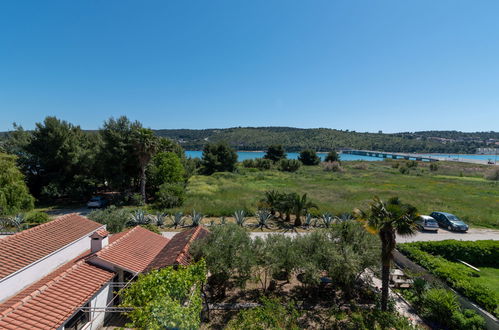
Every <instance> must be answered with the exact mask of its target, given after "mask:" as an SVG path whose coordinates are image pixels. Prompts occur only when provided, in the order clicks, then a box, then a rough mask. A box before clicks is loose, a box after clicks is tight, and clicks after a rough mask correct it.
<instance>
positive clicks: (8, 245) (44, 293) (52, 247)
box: [0, 214, 208, 329]
mask: <svg viewBox="0 0 499 330" xmlns="http://www.w3.org/2000/svg"><path fill="white" fill-rule="evenodd" d="M207 233H208V231H207V230H206V229H204V228H203V227H196V228H192V229H190V230H187V231H184V232H181V233H179V234H176V235H175V236H174V237H173V238H172V239H171V240H169V239H167V238H165V237H163V236H161V235H158V234H156V233H153V232H151V231H149V230H147V229H144V228H142V227H139V226H137V227H134V228H131V229H129V230H126V231H124V232H121V233H118V234H115V235H109V233H108V232H107V231H106V228H105V226H104V225H102V224H99V223H97V222H94V221H92V220H90V219H87V218H85V217H82V216H79V215H77V214H68V215H65V216H62V217H59V218H57V219H55V220H53V221H50V222H48V223H45V224H42V225H39V226H37V227H34V228H31V229H28V230H25V231H22V232H20V233H17V234H14V235H12V236H9V237H7V238H4V239H0V329H28V328H29V329H97V328H100V327H102V325H103V324H104V320H105V319H106V318H107V317H108V316H109V313H108V312H107V311H106V307H110V306H113V305H114V304H115V303H116V300H117V299H115V293H114V292H115V291H116V290H117V289H116V288H119V287H121V286H123V284H124V283H126V282H128V281H130V280H132V279H134V278H135V277H136V275H137V274H139V273H142V272H146V271H149V270H151V269H158V268H162V267H166V266H173V265H178V264H182V265H186V264H188V263H189V261H190V255H189V252H188V250H189V246H190V244H191V243H192V241H194V240H196V239H199V238H201V237H204V236H206V235H207Z"/></svg>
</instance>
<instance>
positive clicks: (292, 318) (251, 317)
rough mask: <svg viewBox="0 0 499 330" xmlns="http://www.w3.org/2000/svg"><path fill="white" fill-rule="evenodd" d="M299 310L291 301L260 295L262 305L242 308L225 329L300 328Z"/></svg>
mask: <svg viewBox="0 0 499 330" xmlns="http://www.w3.org/2000/svg"><path fill="white" fill-rule="evenodd" d="M299 317H300V312H299V311H298V310H297V309H296V306H295V304H294V303H293V302H287V303H286V304H284V302H283V301H281V300H279V299H277V298H265V297H262V306H260V307H256V308H252V309H248V310H242V311H241V312H239V314H238V315H237V316H236V318H234V319H233V320H231V321H230V322H229V323H228V324H227V327H226V329H247V330H252V329H255V330H256V329H300V327H299V325H298V318H299Z"/></svg>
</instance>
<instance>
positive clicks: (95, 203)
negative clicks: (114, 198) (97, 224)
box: [87, 196, 107, 209]
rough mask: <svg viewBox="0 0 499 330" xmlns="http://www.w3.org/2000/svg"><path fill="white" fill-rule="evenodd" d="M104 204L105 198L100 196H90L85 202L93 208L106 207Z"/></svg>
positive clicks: (105, 203)
mask: <svg viewBox="0 0 499 330" xmlns="http://www.w3.org/2000/svg"><path fill="white" fill-rule="evenodd" d="M106 205H107V200H106V199H105V198H104V197H102V196H95V197H92V198H91V199H90V200H89V201H88V203H87V207H88V208H89V209H93V208H99V209H100V208H103V207H106Z"/></svg>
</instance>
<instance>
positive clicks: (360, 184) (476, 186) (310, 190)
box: [181, 162, 499, 228]
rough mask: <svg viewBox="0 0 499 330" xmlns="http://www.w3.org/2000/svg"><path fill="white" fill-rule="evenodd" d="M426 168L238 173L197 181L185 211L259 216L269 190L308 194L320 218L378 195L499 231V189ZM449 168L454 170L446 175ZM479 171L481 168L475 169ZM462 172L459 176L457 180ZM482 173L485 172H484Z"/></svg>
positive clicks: (364, 166) (470, 175)
mask: <svg viewBox="0 0 499 330" xmlns="http://www.w3.org/2000/svg"><path fill="white" fill-rule="evenodd" d="M427 166H428V165H427V164H420V165H419V167H418V168H417V169H413V170H411V173H410V174H405V175H404V174H401V173H400V172H399V170H398V169H396V168H392V166H391V164H390V162H348V163H347V162H345V163H344V164H343V168H344V171H343V172H341V173H337V172H336V173H333V172H325V171H323V170H322V168H321V167H320V166H312V167H302V168H301V169H300V170H299V171H298V172H296V173H285V172H279V171H276V170H269V171H259V170H254V169H244V168H240V169H239V172H238V173H215V174H214V175H212V176H194V177H192V178H191V179H190V181H189V186H188V196H187V200H186V202H185V203H184V206H183V207H182V208H181V210H182V211H184V212H191V211H192V210H193V209H195V210H196V211H198V212H202V213H203V214H204V215H206V216H230V215H232V214H233V212H234V211H235V210H239V209H245V210H247V211H249V212H254V211H256V210H257V205H258V201H259V199H260V198H262V196H263V192H264V191H266V190H271V189H276V190H280V191H284V192H297V193H301V194H302V193H307V194H308V196H309V197H310V198H311V199H312V200H313V201H314V202H316V203H317V204H318V205H319V208H320V210H319V211H318V212H320V213H322V212H326V211H328V212H332V213H334V214H339V213H343V212H351V211H352V209H354V208H358V207H360V208H365V207H367V205H368V203H369V201H370V200H371V199H372V197H373V196H374V195H378V196H380V197H381V198H385V199H386V198H388V197H390V196H394V195H398V196H399V197H400V198H401V199H402V200H403V201H405V202H410V203H412V204H413V205H415V206H416V207H417V208H418V210H419V211H420V213H422V214H428V213H430V212H432V211H446V212H450V213H453V214H455V215H457V216H459V217H461V218H462V219H463V220H465V221H466V222H468V223H470V224H473V225H477V226H484V227H491V228H499V185H498V183H497V182H494V181H487V180H485V179H483V176H481V175H482V174H480V172H477V171H475V170H474V169H467V168H464V170H467V171H464V172H465V173H466V174H465V175H464V176H463V164H458V165H456V166H458V167H457V168H451V166H452V165H445V163H442V165H440V166H441V169H439V171H437V172H430V171H429V170H428V168H427ZM444 166H446V167H448V168H449V169H448V170H443V169H442V168H444ZM469 166H474V167H476V165H469ZM452 170H454V172H456V173H457V172H459V175H452ZM480 170H481V169H480Z"/></svg>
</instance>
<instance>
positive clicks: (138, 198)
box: [128, 193, 144, 206]
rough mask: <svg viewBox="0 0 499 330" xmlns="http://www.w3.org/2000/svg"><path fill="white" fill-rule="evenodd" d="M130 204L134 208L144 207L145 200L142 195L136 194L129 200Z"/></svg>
mask: <svg viewBox="0 0 499 330" xmlns="http://www.w3.org/2000/svg"><path fill="white" fill-rule="evenodd" d="M128 204H129V205H132V206H144V199H143V198H142V195H141V194H138V193H135V194H132V195H131V196H130V197H129V198H128Z"/></svg>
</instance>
